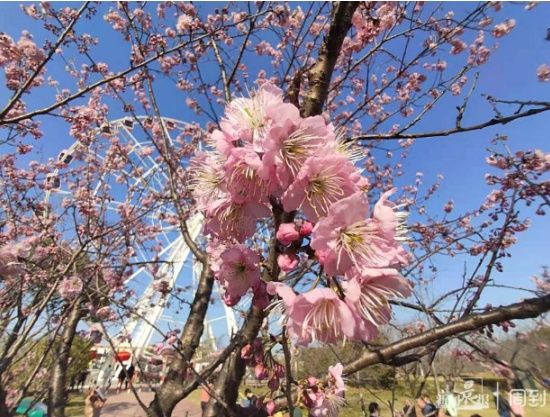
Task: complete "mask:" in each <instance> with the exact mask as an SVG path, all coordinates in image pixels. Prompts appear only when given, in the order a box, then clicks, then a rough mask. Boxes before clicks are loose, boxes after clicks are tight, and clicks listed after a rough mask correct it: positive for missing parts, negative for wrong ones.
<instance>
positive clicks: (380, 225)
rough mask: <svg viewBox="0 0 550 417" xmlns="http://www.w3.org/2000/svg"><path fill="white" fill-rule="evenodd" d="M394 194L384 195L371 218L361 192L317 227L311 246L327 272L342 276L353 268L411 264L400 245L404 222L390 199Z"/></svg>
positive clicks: (336, 207) (334, 208)
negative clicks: (317, 253) (399, 240)
mask: <svg viewBox="0 0 550 417" xmlns="http://www.w3.org/2000/svg"><path fill="white" fill-rule="evenodd" d="M392 192H393V190H392V191H390V192H387V193H385V194H383V195H382V197H381V198H380V200H379V201H378V203H377V204H376V206H375V208H374V210H373V215H372V217H370V218H368V217H367V215H368V211H369V206H368V204H367V202H366V201H365V198H364V195H363V193H361V192H358V193H355V194H353V195H351V196H349V197H347V198H344V199H342V200H340V201H338V202H336V203H334V204H333V205H332V206H331V208H330V210H329V212H328V216H327V217H324V218H322V219H321V220H320V221H319V223H317V224H316V226H315V228H314V229H313V233H312V240H311V247H312V248H313V249H315V250H317V251H319V252H320V255H321V259H322V263H323V266H324V267H325V270H326V271H327V273H329V274H331V275H342V274H344V273H345V272H346V271H348V270H349V269H350V268H351V267H352V266H355V267H356V268H357V269H358V270H359V271H361V270H362V269H364V268H376V267H382V268H384V267H388V266H391V265H395V264H405V263H406V262H407V258H406V253H405V251H404V249H403V248H402V247H401V246H400V245H399V244H398V239H400V238H401V234H402V232H401V229H400V228H401V226H400V221H401V219H400V218H399V216H398V214H396V212H395V210H394V207H393V205H392V204H391V203H390V202H389V201H388V200H387V197H388V196H389V195H391V193H392Z"/></svg>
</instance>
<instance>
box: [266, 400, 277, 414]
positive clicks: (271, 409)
mask: <svg viewBox="0 0 550 417" xmlns="http://www.w3.org/2000/svg"><path fill="white" fill-rule="evenodd" d="M265 410H266V411H267V414H269V415H270V416H272V415H273V412H274V411H275V402H274V401H273V400H269V401H268V402H267V404H266V405H265Z"/></svg>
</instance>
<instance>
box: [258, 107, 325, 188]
mask: <svg viewBox="0 0 550 417" xmlns="http://www.w3.org/2000/svg"><path fill="white" fill-rule="evenodd" d="M269 115H270V117H271V119H272V120H273V123H272V126H271V128H270V129H269V131H268V132H267V134H266V140H265V142H264V150H265V154H264V157H263V159H262V161H263V163H264V164H265V165H266V167H267V169H266V174H268V175H270V174H271V173H272V172H274V173H275V176H276V178H277V180H278V183H279V185H280V186H281V187H282V189H286V188H287V187H288V186H289V184H290V183H291V182H292V181H293V180H294V179H295V177H296V175H297V174H298V172H299V171H300V168H301V167H302V165H303V164H304V162H305V161H306V160H307V158H308V157H310V156H314V155H316V154H318V152H319V150H321V149H322V148H326V147H328V146H330V144H331V143H333V142H334V132H333V128H332V126H327V124H326V122H325V120H324V119H323V118H322V117H321V116H315V117H308V118H305V119H302V118H300V113H299V111H298V109H297V108H296V107H295V106H294V105H292V104H289V103H281V104H279V105H277V106H273V107H272V108H271V109H270V112H269Z"/></svg>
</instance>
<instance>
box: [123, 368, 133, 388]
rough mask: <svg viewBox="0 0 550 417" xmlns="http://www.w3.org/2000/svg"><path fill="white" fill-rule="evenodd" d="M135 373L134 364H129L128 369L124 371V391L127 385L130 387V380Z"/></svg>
mask: <svg viewBox="0 0 550 417" xmlns="http://www.w3.org/2000/svg"><path fill="white" fill-rule="evenodd" d="M135 372H136V368H134V364H133V363H131V364H130V366H129V367H128V369H127V370H126V383H125V385H124V389H128V383H130V386H132V380H133V378H134V373H135Z"/></svg>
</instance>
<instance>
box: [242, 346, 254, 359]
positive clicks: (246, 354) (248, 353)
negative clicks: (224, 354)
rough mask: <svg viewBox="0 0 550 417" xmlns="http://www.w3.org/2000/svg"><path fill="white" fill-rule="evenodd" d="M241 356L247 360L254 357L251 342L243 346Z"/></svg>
mask: <svg viewBox="0 0 550 417" xmlns="http://www.w3.org/2000/svg"><path fill="white" fill-rule="evenodd" d="M241 358H242V359H244V360H245V361H247V360H249V359H251V358H252V345H251V344H250V343H249V344H247V345H244V346H243V347H242V349H241Z"/></svg>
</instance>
